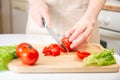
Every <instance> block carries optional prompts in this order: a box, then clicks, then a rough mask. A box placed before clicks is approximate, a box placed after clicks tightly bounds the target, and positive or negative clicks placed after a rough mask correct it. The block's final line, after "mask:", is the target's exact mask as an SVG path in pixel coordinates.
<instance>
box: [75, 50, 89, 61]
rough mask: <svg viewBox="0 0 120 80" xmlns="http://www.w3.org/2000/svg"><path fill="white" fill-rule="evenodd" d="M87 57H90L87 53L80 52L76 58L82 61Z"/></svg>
mask: <svg viewBox="0 0 120 80" xmlns="http://www.w3.org/2000/svg"><path fill="white" fill-rule="evenodd" d="M89 55H90V53H89V52H85V51H80V50H78V51H77V56H78V57H79V58H80V59H84V58H85V57H88V56H89Z"/></svg>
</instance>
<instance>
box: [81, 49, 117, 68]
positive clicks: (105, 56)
mask: <svg viewBox="0 0 120 80" xmlns="http://www.w3.org/2000/svg"><path fill="white" fill-rule="evenodd" d="M113 54H114V49H110V50H108V49H105V50H104V51H103V52H101V53H92V54H91V55H90V56H88V57H86V58H85V59H84V60H83V64H84V65H87V66H89V65H94V66H107V65H111V64H116V60H115V58H114V56H113Z"/></svg>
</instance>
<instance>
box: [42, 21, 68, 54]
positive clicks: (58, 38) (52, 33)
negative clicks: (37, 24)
mask: <svg viewBox="0 0 120 80" xmlns="http://www.w3.org/2000/svg"><path fill="white" fill-rule="evenodd" d="M42 22H43V25H44V27H45V28H46V29H47V31H48V32H49V34H50V35H51V36H52V38H53V39H54V40H55V41H56V42H57V43H58V44H59V45H60V46H61V47H63V48H64V49H65V50H66V51H67V52H69V50H68V49H67V47H66V46H65V45H64V44H63V43H62V42H61V39H60V37H59V36H58V35H57V34H56V33H55V31H54V30H53V29H52V28H51V27H50V28H49V27H48V26H47V24H46V22H45V20H44V19H42Z"/></svg>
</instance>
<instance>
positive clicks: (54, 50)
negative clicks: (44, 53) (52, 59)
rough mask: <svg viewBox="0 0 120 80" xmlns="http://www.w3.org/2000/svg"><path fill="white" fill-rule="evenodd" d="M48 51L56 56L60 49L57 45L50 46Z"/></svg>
mask: <svg viewBox="0 0 120 80" xmlns="http://www.w3.org/2000/svg"><path fill="white" fill-rule="evenodd" d="M50 51H51V54H52V56H58V55H60V49H59V47H54V48H51V50H50Z"/></svg>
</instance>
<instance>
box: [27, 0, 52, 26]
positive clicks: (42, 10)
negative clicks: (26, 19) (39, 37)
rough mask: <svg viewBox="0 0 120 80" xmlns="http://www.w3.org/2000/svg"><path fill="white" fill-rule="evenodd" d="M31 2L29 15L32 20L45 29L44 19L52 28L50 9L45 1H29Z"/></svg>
mask: <svg viewBox="0 0 120 80" xmlns="http://www.w3.org/2000/svg"><path fill="white" fill-rule="evenodd" d="M28 1H29V6H30V7H29V8H30V9H29V14H30V16H31V17H32V19H33V20H34V21H35V22H36V23H37V24H38V25H39V26H40V27H43V22H42V18H44V19H45V21H46V23H47V25H48V27H51V22H50V13H49V8H48V6H47V5H46V3H45V1H44V0H28Z"/></svg>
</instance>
